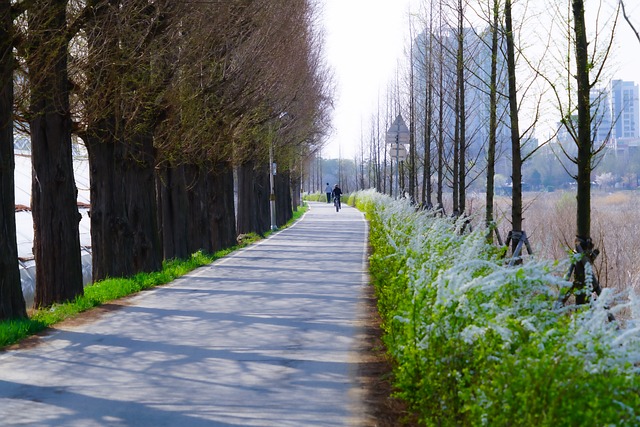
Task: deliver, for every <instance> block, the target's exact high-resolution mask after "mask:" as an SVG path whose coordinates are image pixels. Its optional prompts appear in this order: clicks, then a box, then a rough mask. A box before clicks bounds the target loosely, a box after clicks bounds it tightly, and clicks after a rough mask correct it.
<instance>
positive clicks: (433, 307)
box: [354, 191, 640, 426]
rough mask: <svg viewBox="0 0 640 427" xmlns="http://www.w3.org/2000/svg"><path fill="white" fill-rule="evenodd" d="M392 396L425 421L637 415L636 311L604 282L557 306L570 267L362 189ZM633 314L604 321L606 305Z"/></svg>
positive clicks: (548, 421)
mask: <svg viewBox="0 0 640 427" xmlns="http://www.w3.org/2000/svg"><path fill="white" fill-rule="evenodd" d="M354 197H355V200H356V203H357V206H358V207H359V208H360V209H361V210H364V211H365V212H366V214H367V217H368V218H369V220H370V242H371V246H372V249H373V253H372V255H371V259H370V272H371V277H372V279H373V282H374V286H375V288H376V293H377V296H378V306H379V310H380V314H381V317H382V319H383V329H384V331H385V337H384V341H385V344H386V345H387V349H388V351H389V353H390V354H391V356H392V357H393V359H394V360H395V362H396V369H395V372H394V374H395V375H394V376H395V386H396V388H397V390H398V394H399V395H400V396H401V397H402V398H403V399H405V400H406V401H407V402H408V403H409V404H410V405H411V406H412V408H413V409H414V410H415V411H416V412H417V413H418V415H419V417H420V419H421V421H422V422H423V423H424V424H426V425H429V426H443V425H444V426H449V425H471V426H476V425H488V426H533V425H535V426H574V425H594V426H595V425H599V426H600V425H629V426H631V425H640V417H639V415H638V410H639V409H640V397H639V392H640V381H639V379H638V376H637V373H638V372H637V370H638V368H637V367H638V366H639V364H640V328H639V327H638V325H637V322H636V320H635V318H636V317H635V314H637V313H640V312H639V311H638V308H640V304H638V300H637V299H636V297H635V296H634V295H633V294H629V295H624V294H616V293H614V292H613V291H611V290H609V289H605V290H604V292H603V293H602V295H601V296H600V298H599V299H598V300H597V301H594V302H593V303H592V304H591V305H590V306H583V307H576V306H571V307H562V308H559V307H556V299H557V295H558V292H559V290H560V289H562V288H565V287H566V286H570V284H569V283H567V282H565V281H564V280H563V279H562V278H561V277H562V272H564V271H566V267H567V266H566V265H563V264H562V263H555V264H549V263H546V262H539V261H535V260H531V261H530V262H527V263H526V264H523V265H519V266H516V267H507V266H505V265H504V259H503V253H502V250H501V249H499V248H496V247H494V246H492V245H489V244H487V242H486V238H485V233H486V232H485V231H484V230H476V231H474V232H471V233H465V232H463V230H464V222H463V221H456V220H454V219H451V218H442V217H439V216H437V215H436V214H435V213H434V212H431V211H417V210H416V209H415V207H413V206H411V205H410V204H409V203H408V202H406V201H393V200H391V199H390V198H388V197H386V196H383V195H380V194H378V193H375V192H373V191H367V192H361V193H358V194H357V195H356V196H354ZM622 311H625V312H631V313H633V314H634V316H633V317H632V320H626V321H623V320H618V321H616V322H610V321H609V320H608V316H609V314H614V315H616V317H619V318H620V319H622V316H620V313H621V312H622Z"/></svg>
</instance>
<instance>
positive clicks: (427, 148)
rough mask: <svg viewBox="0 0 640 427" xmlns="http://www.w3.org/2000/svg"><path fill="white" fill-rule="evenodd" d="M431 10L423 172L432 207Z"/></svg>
mask: <svg viewBox="0 0 640 427" xmlns="http://www.w3.org/2000/svg"><path fill="white" fill-rule="evenodd" d="M430 7H431V9H430V11H429V35H428V37H429V43H428V45H427V46H426V47H425V55H424V62H425V64H426V70H425V71H426V72H425V75H426V76H427V78H426V80H427V88H426V93H425V99H424V104H425V105H424V107H425V108H424V111H425V116H424V156H423V158H424V170H423V174H422V203H423V204H424V205H425V206H426V207H427V208H428V209H431V207H432V206H433V203H432V200H431V192H432V188H431V121H432V120H433V100H432V97H433V60H434V58H433V3H431V5H430Z"/></svg>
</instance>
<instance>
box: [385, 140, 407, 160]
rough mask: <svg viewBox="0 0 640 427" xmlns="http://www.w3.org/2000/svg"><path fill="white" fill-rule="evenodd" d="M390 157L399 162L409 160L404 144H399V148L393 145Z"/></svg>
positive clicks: (390, 149) (390, 148)
mask: <svg viewBox="0 0 640 427" xmlns="http://www.w3.org/2000/svg"><path fill="white" fill-rule="evenodd" d="M389 156H391V157H392V158H394V159H397V160H398V161H402V160H404V159H406V158H407V149H406V148H405V146H404V145H402V144H399V145H398V146H397V147H396V146H395V145H392V146H391V147H389Z"/></svg>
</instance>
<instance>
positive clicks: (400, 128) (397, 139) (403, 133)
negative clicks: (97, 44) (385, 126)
mask: <svg viewBox="0 0 640 427" xmlns="http://www.w3.org/2000/svg"><path fill="white" fill-rule="evenodd" d="M385 141H386V143H387V144H408V143H409V128H408V127H407V125H406V124H405V122H404V120H403V119H402V116H401V115H400V114H398V117H396V119H395V120H394V121H393V123H392V124H391V127H389V130H388V131H387V135H386V138H385Z"/></svg>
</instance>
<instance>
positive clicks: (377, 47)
mask: <svg viewBox="0 0 640 427" xmlns="http://www.w3.org/2000/svg"><path fill="white" fill-rule="evenodd" d="M536 1H539V0H536ZM548 1H550V0H548ZM605 1H606V2H609V3H614V4H615V3H617V0H605ZM321 3H322V4H323V12H322V16H323V18H324V19H323V21H324V25H325V36H326V39H325V40H326V44H325V50H326V56H327V60H328V62H329V64H330V66H331V67H332V68H333V70H334V73H335V77H336V84H337V91H336V102H335V110H334V114H333V127H334V131H333V133H332V135H331V137H330V138H329V142H328V144H327V146H326V148H325V149H324V150H323V156H324V157H325V158H327V157H328V158H337V157H338V156H339V155H341V156H342V157H343V158H353V156H354V154H355V152H356V151H357V147H358V146H359V144H360V140H361V136H362V135H363V133H364V138H365V141H368V138H369V125H370V121H371V116H372V115H373V114H375V113H376V109H377V105H378V97H379V98H380V100H381V103H382V104H383V105H384V102H385V101H384V100H385V96H386V92H387V87H388V86H389V84H390V82H393V81H394V79H395V74H396V70H397V69H398V64H399V61H402V60H403V58H404V56H405V55H404V52H405V51H406V49H407V47H408V45H409V24H408V22H409V11H410V10H411V11H412V12H416V11H418V10H419V5H420V4H421V3H422V2H421V1H420V0H324V1H323V2H321ZM597 3H598V1H597V0H587V2H586V7H587V8H589V7H594V6H597ZM626 6H627V14H628V15H629V16H630V17H631V19H632V21H633V23H634V25H635V26H636V29H638V30H640V1H638V0H627V1H626ZM618 34H619V36H620V37H619V40H620V46H621V48H620V49H619V50H618V52H619V54H618V55H616V57H615V58H614V60H613V62H612V63H611V66H612V67H616V68H617V66H618V65H616V64H619V67H620V69H619V71H617V72H615V73H614V76H615V77H616V78H620V79H623V80H632V81H636V82H638V83H640V43H639V42H638V40H637V39H636V37H635V35H634V34H633V32H632V31H631V30H630V28H629V27H628V25H627V23H626V22H625V21H624V20H623V19H622V16H621V17H620V22H619V33H618Z"/></svg>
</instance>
